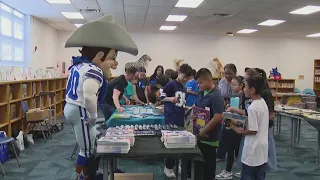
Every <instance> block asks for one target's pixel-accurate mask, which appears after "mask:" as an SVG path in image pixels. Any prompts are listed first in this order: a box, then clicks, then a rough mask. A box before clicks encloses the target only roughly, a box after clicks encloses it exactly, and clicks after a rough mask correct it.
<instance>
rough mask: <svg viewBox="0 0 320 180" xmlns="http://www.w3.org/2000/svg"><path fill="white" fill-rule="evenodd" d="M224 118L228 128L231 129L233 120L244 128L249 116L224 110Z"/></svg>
mask: <svg viewBox="0 0 320 180" xmlns="http://www.w3.org/2000/svg"><path fill="white" fill-rule="evenodd" d="M222 117H223V119H224V120H225V126H226V129H231V123H232V121H235V122H236V126H237V127H241V128H244V127H245V124H246V122H247V120H248V117H247V116H242V115H239V114H236V113H230V112H224V113H223V114H222Z"/></svg>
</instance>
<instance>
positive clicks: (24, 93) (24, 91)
mask: <svg viewBox="0 0 320 180" xmlns="http://www.w3.org/2000/svg"><path fill="white" fill-rule="evenodd" d="M27 96H28V91H27V84H22V98H25V97H27Z"/></svg>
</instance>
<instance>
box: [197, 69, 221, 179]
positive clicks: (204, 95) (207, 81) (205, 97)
mask: <svg viewBox="0 0 320 180" xmlns="http://www.w3.org/2000/svg"><path fill="white" fill-rule="evenodd" d="M196 79H197V82H198V84H199V89H200V92H199V93H198V96H197V99H196V103H195V106H196V107H199V108H203V109H207V110H210V119H211V120H210V122H209V123H208V124H207V125H206V126H205V127H204V128H203V129H201V130H200V133H199V139H200V141H199V142H198V147H199V148H200V150H201V152H202V155H203V158H204V161H205V163H204V168H199V169H197V170H196V171H197V174H198V170H204V172H203V173H201V174H203V175H204V178H203V179H206V180H209V179H210V180H211V179H214V178H215V173H216V161H215V159H216V149H217V147H218V146H219V139H220V135H221V128H222V125H221V122H222V113H223V111H224V99H223V97H222V95H221V93H220V90H219V88H218V87H216V86H215V85H214V81H213V78H212V74H211V72H210V70H209V69H207V68H201V69H200V70H199V71H198V72H197V74H196Z"/></svg>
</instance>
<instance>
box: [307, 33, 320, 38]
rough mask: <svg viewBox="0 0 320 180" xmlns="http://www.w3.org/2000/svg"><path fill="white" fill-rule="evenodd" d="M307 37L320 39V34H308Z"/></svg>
mask: <svg viewBox="0 0 320 180" xmlns="http://www.w3.org/2000/svg"><path fill="white" fill-rule="evenodd" d="M307 37H309V38H313V37H320V33H316V34H309V35H307Z"/></svg>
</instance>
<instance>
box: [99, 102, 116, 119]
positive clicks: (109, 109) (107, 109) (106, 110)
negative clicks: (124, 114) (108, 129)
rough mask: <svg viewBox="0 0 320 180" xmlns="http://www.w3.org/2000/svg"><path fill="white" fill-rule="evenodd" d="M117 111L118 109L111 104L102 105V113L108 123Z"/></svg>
mask: <svg viewBox="0 0 320 180" xmlns="http://www.w3.org/2000/svg"><path fill="white" fill-rule="evenodd" d="M115 110H116V108H115V107H114V106H111V105H109V104H103V105H102V113H103V115H104V118H105V120H106V121H108V120H109V118H110V117H111V115H112V114H113V113H114V111H115Z"/></svg>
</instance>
